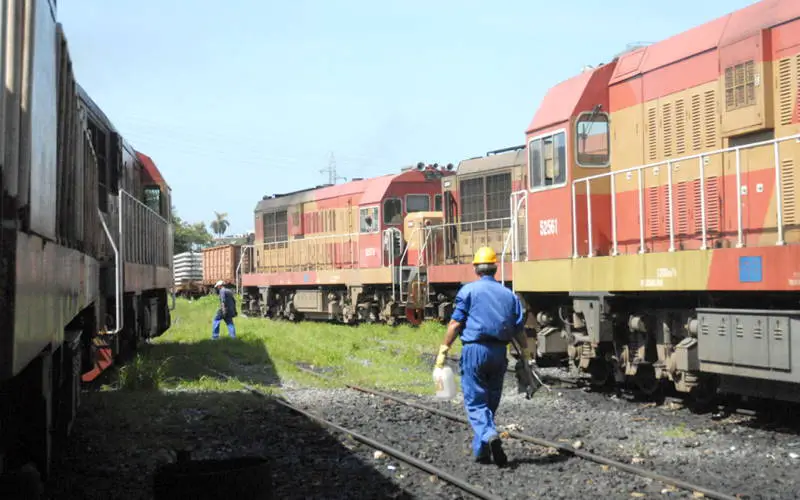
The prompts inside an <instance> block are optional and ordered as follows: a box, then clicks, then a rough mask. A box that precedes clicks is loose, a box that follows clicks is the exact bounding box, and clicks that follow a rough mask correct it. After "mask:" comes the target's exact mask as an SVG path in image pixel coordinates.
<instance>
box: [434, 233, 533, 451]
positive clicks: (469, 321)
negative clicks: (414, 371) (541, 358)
mask: <svg viewBox="0 0 800 500" xmlns="http://www.w3.org/2000/svg"><path fill="white" fill-rule="evenodd" d="M472 264H473V265H474V266H475V273H476V274H477V275H478V276H479V277H480V279H479V280H478V281H474V282H472V283H467V284H466V285H464V286H463V287H462V288H461V290H459V291H458V294H457V295H456V300H455V309H454V310H453V315H452V316H451V318H450V324H449V325H448V327H447V333H446V334H445V336H444V340H443V341H442V345H441V346H440V347H439V355H438V356H437V358H436V366H437V367H439V368H442V367H444V363H445V359H446V357H447V352H448V351H449V350H450V346H451V345H452V344H453V342H454V341H455V338H456V335H460V337H461V343H462V345H463V348H462V350H461V390H462V391H463V393H464V407H465V408H466V411H467V416H468V417H469V423H470V425H471V426H472V430H473V432H474V437H473V440H472V453H473V458H474V459H475V461H476V462H478V463H484V464H485V463H489V462H490V453H491V458H493V459H494V463H495V464H496V465H497V466H499V467H503V466H505V465H506V464H507V463H508V458H507V457H506V454H505V452H504V451H503V445H502V443H501V441H500V436H499V435H498V433H497V429H496V427H495V423H494V417H495V413H496V412H497V407H498V406H499V405H500V396H501V395H502V392H503V379H504V377H505V374H506V369H507V365H508V361H507V358H506V348H507V346H508V343H509V342H510V341H511V340H512V338H514V337H515V336H516V335H518V334H519V333H520V332H521V331H522V327H523V325H524V322H525V311H524V310H523V308H522V304H521V303H520V301H519V299H518V298H517V296H516V295H514V292H512V291H511V290H509V289H508V288H506V287H505V286H503V285H502V284H500V283H499V282H498V281H496V280H495V279H494V275H495V274H496V273H497V255H496V254H495V252H494V250H492V249H491V248H489V247H483V248H480V249H478V251H477V252H476V253H475V258H474V259H473V261H472ZM522 345H523V346H525V344H524V343H523V344H522ZM523 351H524V352H523V353H522V354H523V356H524V357H525V358H526V361H527V358H529V357H530V356H529V354H528V353H527V349H523Z"/></svg>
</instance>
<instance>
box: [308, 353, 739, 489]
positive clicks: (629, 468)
mask: <svg viewBox="0 0 800 500" xmlns="http://www.w3.org/2000/svg"><path fill="white" fill-rule="evenodd" d="M297 368H298V369H300V370H302V371H305V372H308V373H311V374H314V375H316V376H318V377H320V378H323V379H327V380H329V381H332V382H336V381H335V380H334V379H332V378H330V377H326V376H325V375H322V374H320V373H317V372H315V371H313V370H309V369H308V368H304V367H301V366H297ZM343 385H344V386H345V387H348V388H350V389H353V390H355V391H360V392H363V393H366V394H372V395H374V396H380V397H383V398H386V399H389V400H392V401H395V402H397V403H400V404H403V405H406V406H410V407H411V408H417V409H419V410H423V411H427V412H429V413H433V414H436V415H440V416H442V417H445V418H448V419H450V420H453V421H456V422H461V423H465V424H468V423H469V422H468V421H467V419H466V418H464V417H462V416H460V415H456V414H454V413H450V412H448V411H444V410H440V409H438V408H433V407H430V406H426V405H423V404H419V403H415V402H413V401H409V400H406V399H403V398H400V397H397V396H393V395H392V394H388V393H385V392H382V391H378V390H374V389H367V388H364V387H359V386H357V385H351V384H346V383H345V384H343ZM507 434H508V435H509V436H511V437H513V438H516V439H519V440H521V441H527V442H529V443H533V444H537V445H539V446H544V447H547V448H555V449H556V450H558V451H560V452H561V453H565V454H568V455H574V456H577V457H580V458H583V459H586V460H590V461H592V462H596V463H599V464H603V465H608V466H610V467H614V468H616V469H619V470H622V471H625V472H628V473H630V474H635V475H637V476H641V477H647V478H650V479H653V480H655V481H660V482H662V483H664V484H669V485H672V486H675V487H677V488H681V489H684V490H688V491H691V492H699V493H702V494H703V495H705V496H706V497H708V498H714V499H717V500H736V497H735V496H731V495H728V494H725V493H720V492H718V491H714V490H711V489H708V488H705V487H703V486H698V485H696V484H692V483H689V482H687V481H683V480H682V479H678V478H673V477H669V476H664V475H662V474H659V473H657V472H653V471H650V470H647V469H642V468H640V467H635V466H633V465H630V464H626V463H624V462H620V461H618V460H614V459H611V458H606V457H603V456H600V455H596V454H594V453H590V452H588V451H584V450H580V449H577V448H574V447H572V446H568V445H565V444H561V443H555V442H553V441H548V440H546V439H541V438H537V437H535V436H530V435H527V434H522V433H520V432H516V431H507Z"/></svg>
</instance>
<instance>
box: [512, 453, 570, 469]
mask: <svg viewBox="0 0 800 500" xmlns="http://www.w3.org/2000/svg"><path fill="white" fill-rule="evenodd" d="M570 458H571V457H569V456H567V455H563V454H558V455H547V456H540V457H525V458H512V459H510V460H509V461H508V466H507V468H508V469H511V470H515V469H516V468H518V467H519V466H520V465H550V464H557V463H561V462H566V461H567V460H569V459H570Z"/></svg>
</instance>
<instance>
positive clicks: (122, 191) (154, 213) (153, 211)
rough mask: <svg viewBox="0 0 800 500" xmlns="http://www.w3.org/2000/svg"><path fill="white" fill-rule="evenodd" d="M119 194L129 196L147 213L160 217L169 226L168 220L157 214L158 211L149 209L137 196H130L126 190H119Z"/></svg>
mask: <svg viewBox="0 0 800 500" xmlns="http://www.w3.org/2000/svg"><path fill="white" fill-rule="evenodd" d="M119 192H120V195H122V194H125V195H127V196H128V198H130V199H131V200H132V201H133V202H135V203H137V204H138V205H140V206H141V207H142V208H144V209H145V210H147V211H149V212H151V213H152V214H153V215H155V216H156V217H158V218H159V219H161V221H162V222H163V223H164V224H169V221H168V220H167V219H165V218H164V217H162V216H161V214H159V213H158V212H156V211H155V210H153V209H152V208H150V207H148V206H147V205H146V204H144V203H142V202H141V201H140V200H139V199H137V198H136V197H135V196H133V195H132V194H130V193H129V192H127V191H125V190H124V189H120V190H119Z"/></svg>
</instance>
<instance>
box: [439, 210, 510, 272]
mask: <svg viewBox="0 0 800 500" xmlns="http://www.w3.org/2000/svg"><path fill="white" fill-rule="evenodd" d="M490 224H491V225H497V227H489V225H490ZM465 228H466V229H465ZM510 228H511V217H498V218H494V219H483V220H476V221H469V222H446V223H442V224H436V225H431V226H427V227H426V228H425V230H426V231H427V232H428V234H429V235H431V236H432V235H434V234H435V233H436V232H437V231H440V232H441V233H442V245H441V247H440V246H439V244H438V240H436V238H431V240H430V241H433V242H434V243H433V244H432V245H431V243H430V242H429V243H428V244H427V245H426V252H427V253H426V255H425V260H426V262H428V263H429V265H435V263H437V262H444V263H447V260H448V259H450V260H453V261H454V262H450V264H469V263H471V262H472V257H473V254H474V253H475V250H477V249H478V248H479V247H481V246H483V245H489V246H493V245H491V244H489V243H488V240H489V237H490V236H494V235H498V236H499V244H498V245H496V247H497V248H495V251H496V252H497V253H498V257H499V256H500V255H499V253H500V251H501V249H502V243H503V241H504V239H505V238H506V236H507V232H508V231H509V230H510ZM452 229H455V231H452V232H454V233H455V234H456V238H457V239H456V242H455V243H456V244H455V245H454V246H455V249H456V253H455V254H449V252H448V248H449V246H450V245H448V243H449V240H448V239H447V238H448V237H449V236H448V235H449V234H450V232H451V230H452ZM464 234H468V235H469V241H468V242H467V243H466V244H465V245H462V244H461V240H462V238H461V236H463V235H464ZM480 236H483V238H484V241H485V243H483V244H478V243H477V241H476V240H477V239H478V238H479V237H480ZM426 238H427V237H426ZM462 247H467V248H468V251H463V250H462Z"/></svg>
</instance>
